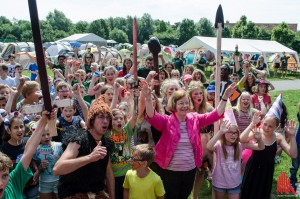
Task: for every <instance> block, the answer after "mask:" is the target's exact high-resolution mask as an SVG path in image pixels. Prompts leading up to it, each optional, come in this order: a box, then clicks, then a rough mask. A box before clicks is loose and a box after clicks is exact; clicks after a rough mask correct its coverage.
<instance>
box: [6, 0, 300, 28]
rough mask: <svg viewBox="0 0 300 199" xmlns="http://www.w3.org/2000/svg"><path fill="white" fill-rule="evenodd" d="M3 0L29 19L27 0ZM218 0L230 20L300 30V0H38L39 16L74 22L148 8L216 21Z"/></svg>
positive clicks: (169, 16)
mask: <svg viewBox="0 0 300 199" xmlns="http://www.w3.org/2000/svg"><path fill="white" fill-rule="evenodd" d="M0 3H1V4H0V5H1V7H0V15H2V16H6V17H7V18H9V19H13V18H16V19H26V20H29V11H28V1H27V0H0ZM17 4H18V6H16V5H17ZM219 4H222V7H223V12H224V18H225V20H228V21H229V22H236V21H237V20H239V18H240V17H241V15H246V16H247V18H248V20H251V21H253V22H256V23H281V22H283V21H285V22H287V23H297V24H298V30H300V15H299V9H300V1H299V0H284V1H283V0H272V1H271V0H206V1H203V0H50V1H49V0H37V5H38V10H39V17H40V19H45V18H46V16H47V14H48V13H49V12H50V11H53V10H54V9H58V10H60V11H63V12H64V13H65V15H66V16H67V17H68V18H69V19H71V20H72V21H73V22H77V21H80V20H83V21H89V22H90V21H93V20H95V19H99V18H108V17H117V16H120V17H126V16H127V15H131V16H137V17H141V16H142V15H143V13H146V12H147V13H149V14H150V15H151V16H152V18H153V19H163V20H165V21H169V22H171V24H173V23H175V22H180V21H182V19H184V18H189V19H193V20H194V21H195V22H196V21H198V20H199V19H200V18H202V17H206V18H208V19H210V20H211V21H214V18H215V14H216V10H217V7H218V5H219Z"/></svg>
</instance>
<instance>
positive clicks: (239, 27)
mask: <svg viewBox="0 0 300 199" xmlns="http://www.w3.org/2000/svg"><path fill="white" fill-rule="evenodd" d="M246 25H247V17H246V16H245V15H242V16H241V18H240V20H239V21H238V22H237V23H236V24H235V26H234V27H233V28H232V37H233V38H242V37H243V28H244V27H245V26H246Z"/></svg>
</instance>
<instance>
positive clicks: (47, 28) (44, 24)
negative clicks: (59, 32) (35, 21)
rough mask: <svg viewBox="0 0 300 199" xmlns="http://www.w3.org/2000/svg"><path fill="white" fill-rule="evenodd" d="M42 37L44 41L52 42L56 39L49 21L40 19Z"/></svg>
mask: <svg viewBox="0 0 300 199" xmlns="http://www.w3.org/2000/svg"><path fill="white" fill-rule="evenodd" d="M40 28H41V37H42V41H43V42H50V41H55V40H54V30H53V28H52V26H51V24H50V23H49V22H48V21H44V20H41V21H40Z"/></svg>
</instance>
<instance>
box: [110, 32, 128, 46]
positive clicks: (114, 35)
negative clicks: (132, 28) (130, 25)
mask: <svg viewBox="0 0 300 199" xmlns="http://www.w3.org/2000/svg"><path fill="white" fill-rule="evenodd" d="M109 39H113V40H115V41H116V42H118V43H127V42H128V36H127V35H126V33H125V32H124V31H123V30H119V29H117V28H114V29H113V30H112V31H110V33H109Z"/></svg>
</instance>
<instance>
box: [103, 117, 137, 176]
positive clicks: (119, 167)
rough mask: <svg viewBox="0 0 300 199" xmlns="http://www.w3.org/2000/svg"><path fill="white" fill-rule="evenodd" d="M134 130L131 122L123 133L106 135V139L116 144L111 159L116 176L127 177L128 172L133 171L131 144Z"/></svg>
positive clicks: (113, 132) (126, 125)
mask: <svg viewBox="0 0 300 199" xmlns="http://www.w3.org/2000/svg"><path fill="white" fill-rule="evenodd" d="M133 132H134V131H133V128H132V127H131V125H130V122H127V124H125V126H124V128H123V129H122V131H121V132H118V131H116V130H112V132H108V133H106V135H105V136H106V137H107V138H109V139H110V140H111V141H113V142H114V145H113V147H112V150H111V154H110V159H111V163H112V169H113V171H114V176H115V177H119V176H125V175H126V172H127V171H128V170H129V169H131V167H130V156H131V151H130V144H131V138H132V136H133Z"/></svg>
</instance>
